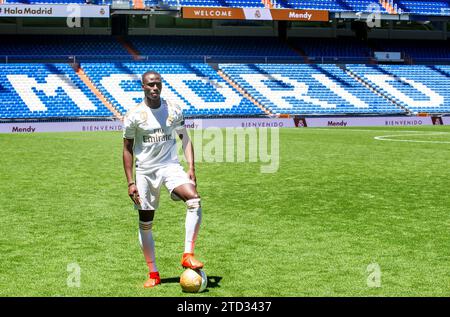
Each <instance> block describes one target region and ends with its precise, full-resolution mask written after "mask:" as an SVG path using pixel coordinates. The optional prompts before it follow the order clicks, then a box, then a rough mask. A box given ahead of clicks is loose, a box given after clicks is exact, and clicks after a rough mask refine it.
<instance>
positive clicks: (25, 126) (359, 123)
mask: <svg viewBox="0 0 450 317" xmlns="http://www.w3.org/2000/svg"><path fill="white" fill-rule="evenodd" d="M443 123H444V124H445V125H450V117H443ZM422 125H433V121H432V119H431V117H320V118H319V117H317V118H300V117H297V118H242V119H186V127H187V128H189V129H205V128H296V127H299V128H301V127H363V126H385V127H392V126H396V127H398V126H422ZM121 130H122V122H121V121H119V120H117V121H76V122H20V123H14V122H10V123H0V133H16V134H17V133H19V134H20V133H37V132H94V131H121Z"/></svg>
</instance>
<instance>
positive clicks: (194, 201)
mask: <svg viewBox="0 0 450 317" xmlns="http://www.w3.org/2000/svg"><path fill="white" fill-rule="evenodd" d="M186 206H187V207H188V210H189V211H196V210H198V209H200V207H201V199H200V196H199V195H198V194H195V195H194V197H191V198H190V199H188V200H186Z"/></svg>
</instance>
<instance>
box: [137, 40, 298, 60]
mask: <svg viewBox="0 0 450 317" xmlns="http://www.w3.org/2000/svg"><path fill="white" fill-rule="evenodd" d="M128 41H129V42H130V43H131V44H132V46H133V47H134V48H135V49H136V50H137V51H138V52H139V54H141V55H148V56H157V57H159V58H163V59H164V57H166V58H167V59H168V60H171V61H174V60H176V59H179V60H181V61H186V59H187V58H189V59H190V60H199V61H204V58H205V56H208V57H216V58H220V57H221V58H227V59H235V60H240V59H243V58H244V59H248V58H252V57H254V58H261V57H271V58H272V59H275V58H277V57H280V58H281V59H284V60H286V59H289V60H291V61H298V60H301V57H300V56H299V55H298V54H297V53H296V52H295V51H294V50H292V49H291V48H290V47H289V46H288V45H287V44H286V43H284V42H282V41H281V40H279V39H278V38H276V37H244V38H239V37H230V36H224V37H211V36H197V37H194V36H151V37H148V36H145V37H144V36H130V37H128Z"/></svg>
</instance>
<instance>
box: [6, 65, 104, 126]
mask: <svg viewBox="0 0 450 317" xmlns="http://www.w3.org/2000/svg"><path fill="white" fill-rule="evenodd" d="M108 116H112V113H111V112H110V111H109V110H108V109H107V108H106V107H105V106H104V105H103V104H102V103H101V102H100V101H99V100H98V98H96V96H95V95H94V94H93V93H92V92H91V91H90V90H89V89H88V88H87V87H86V85H85V84H84V83H83V82H82V81H81V80H80V79H79V78H78V76H76V74H75V72H74V70H73V69H72V67H71V66H70V65H69V64H36V63H33V64H0V118H5V119H21V118H42V119H46V118H79V117H108Z"/></svg>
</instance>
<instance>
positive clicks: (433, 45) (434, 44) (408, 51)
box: [375, 40, 450, 63]
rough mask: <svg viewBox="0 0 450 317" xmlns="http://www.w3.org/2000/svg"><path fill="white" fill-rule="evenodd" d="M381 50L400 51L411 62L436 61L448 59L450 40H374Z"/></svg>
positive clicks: (449, 55)
mask: <svg viewBox="0 0 450 317" xmlns="http://www.w3.org/2000/svg"><path fill="white" fill-rule="evenodd" d="M375 43H376V45H377V46H378V47H379V48H380V50H381V51H390V52H401V53H402V54H403V56H405V57H408V58H410V59H412V62H414V63H419V62H426V63H437V62H439V61H443V60H449V59H450V42H449V41H448V40H447V41H437V40H415V41H414V42H411V41H409V40H395V41H392V40H376V41H375Z"/></svg>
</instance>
